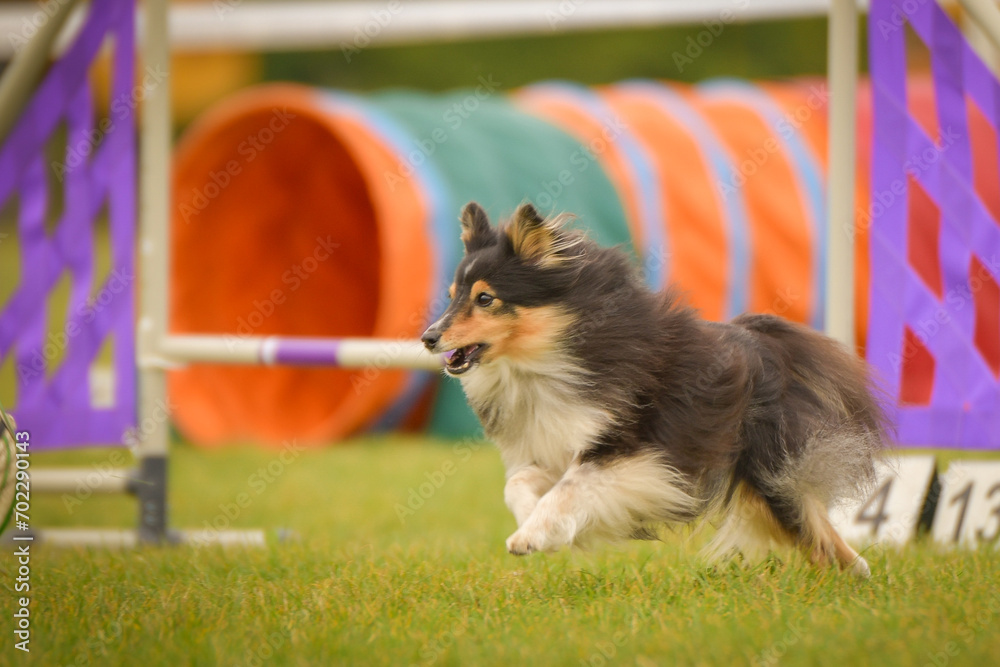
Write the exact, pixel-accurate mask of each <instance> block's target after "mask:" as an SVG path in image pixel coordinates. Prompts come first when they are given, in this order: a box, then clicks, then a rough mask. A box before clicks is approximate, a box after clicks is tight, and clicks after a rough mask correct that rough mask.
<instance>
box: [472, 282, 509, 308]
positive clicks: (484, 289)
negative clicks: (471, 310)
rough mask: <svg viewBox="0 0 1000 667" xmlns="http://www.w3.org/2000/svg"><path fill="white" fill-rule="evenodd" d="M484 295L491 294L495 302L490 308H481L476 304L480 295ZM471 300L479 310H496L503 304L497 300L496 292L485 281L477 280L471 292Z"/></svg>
mask: <svg viewBox="0 0 1000 667" xmlns="http://www.w3.org/2000/svg"><path fill="white" fill-rule="evenodd" d="M484 293H485V294H489V295H490V296H491V297H493V302H492V303H490V305H489V306H480V305H479V304H477V303H476V299H477V298H478V297H479V295H480V294H484ZM469 299H470V300H471V302H472V305H474V306H476V307H478V308H496V307H497V306H499V305H500V303H501V301H500V299H498V298H497V294H496V292H494V291H493V288H492V287H490V284H489V283H488V282H486V281H485V280H477V281H476V282H474V283H472V289H470V290H469Z"/></svg>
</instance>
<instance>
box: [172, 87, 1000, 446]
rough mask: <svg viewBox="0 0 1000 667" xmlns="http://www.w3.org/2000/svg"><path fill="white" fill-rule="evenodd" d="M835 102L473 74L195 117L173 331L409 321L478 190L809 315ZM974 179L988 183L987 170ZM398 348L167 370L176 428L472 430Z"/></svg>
mask: <svg viewBox="0 0 1000 667" xmlns="http://www.w3.org/2000/svg"><path fill="white" fill-rule="evenodd" d="M859 95H860V98H861V99H860V104H859V107H860V108H859V123H858V146H859V161H858V176H857V188H856V190H857V204H856V210H857V211H858V213H857V220H856V223H857V224H856V226H855V229H853V230H845V233H848V234H853V235H854V239H855V246H856V247H855V249H856V252H855V255H856V261H855V268H856V276H855V286H856V322H857V331H856V338H857V342H858V344H859V346H861V347H863V346H864V343H865V342H866V327H867V320H868V314H869V307H868V297H869V262H868V252H867V244H868V241H867V237H868V229H869V227H870V226H871V224H872V219H871V214H870V212H869V195H868V185H867V184H868V182H869V178H870V174H869V170H870V165H869V162H870V155H871V115H872V114H871V95H870V91H869V88H868V86H867V85H863V86H862V88H861V90H860V91H859ZM908 99H909V103H910V105H911V108H912V109H913V111H914V113H915V114H916V115H918V116H924V117H929V116H932V115H933V113H934V94H933V87H932V86H931V85H930V84H929V80H927V79H915V80H914V84H913V85H912V86H910V89H909V98H908ZM826 107H827V95H826V87H825V83H824V82H823V81H821V80H815V81H810V80H803V81H794V82H784V83H749V82H744V81H736V80H719V81H709V82H705V83H703V84H699V85H696V86H688V85H678V84H671V83H666V82H660V81H629V82H624V83H620V84H615V85H608V86H602V87H597V88H587V87H583V86H579V85H575V84H571V83H565V82H554V83H543V84H538V85H533V86H530V87H527V88H524V89H520V90H517V91H514V92H512V93H510V94H506V93H504V92H503V91H500V90H497V89H496V86H495V85H494V84H493V83H492V82H491V81H489V80H488V79H483V80H481V81H480V82H479V85H478V86H477V87H475V88H472V89H468V90H463V91H459V92H454V93H448V94H421V93H414V92H385V93H379V94H372V95H367V96H363V97H362V96H354V95H347V94H344V93H340V92H332V91H324V90H316V89H311V88H307V87H303V86H299V85H292V84H279V85H268V86H263V87H259V88H256V89H253V90H250V91H248V92H246V93H244V94H241V95H239V96H236V97H233V98H231V99H228V100H227V101H225V102H224V103H222V104H220V105H219V106H217V107H216V108H214V109H212V110H210V111H209V112H208V113H206V114H205V115H204V116H203V117H202V118H200V119H199V120H198V121H197V122H196V123H195V124H193V125H192V126H191V127H190V129H189V130H188V131H187V133H186V134H185V136H184V137H183V140H182V141H181V143H180V145H179V147H178V148H177V151H176V155H175V171H174V191H173V194H174V213H173V232H172V233H173V238H172V244H173V247H172V252H171V256H172V284H171V294H172V296H171V321H172V332H173V333H208V334H217V335H223V336H227V337H231V338H232V339H234V340H236V339H239V338H240V337H241V336H251V335H253V336H259V335H277V334H282V335H303V336H331V337H340V336H350V337H355V336H365V337H376V338H388V339H413V338H416V337H418V336H419V334H420V332H421V331H422V330H423V329H424V328H425V327H426V325H427V324H428V323H429V322H431V321H433V320H434V319H435V317H436V316H437V314H439V313H440V312H441V311H442V310H443V308H444V306H445V292H446V289H447V285H448V284H449V283H450V282H451V275H452V273H453V271H454V268H455V266H456V264H457V262H458V261H459V259H460V255H461V244H460V242H459V234H458V223H457V216H458V213H459V211H460V210H461V208H462V206H464V204H465V203H466V202H468V201H470V200H475V201H478V202H479V203H480V204H482V205H483V206H484V207H485V208H486V210H487V211H488V213H489V214H490V216H491V218H492V219H494V220H498V219H502V218H503V216H505V215H508V214H510V213H511V212H512V211H513V210H514V208H515V207H516V206H517V205H518V204H520V203H522V202H525V201H531V202H533V203H534V204H535V205H536V206H538V207H539V208H540V209H541V210H542V211H544V212H560V211H569V212H572V213H574V214H576V216H577V219H576V222H575V224H576V225H578V226H579V227H581V228H584V229H586V230H588V231H589V233H590V234H591V235H592V236H594V237H595V238H596V239H597V240H598V241H599V242H601V243H604V244H622V245H625V246H626V247H628V248H630V250H631V251H632V252H634V254H635V256H636V258H637V262H639V264H640V266H641V267H642V271H643V275H644V277H645V279H646V280H647V282H648V283H649V284H650V286H653V287H659V286H662V285H664V284H666V283H668V282H674V283H677V284H678V285H680V287H681V288H682V289H683V290H684V291H685V293H686V294H687V297H688V298H689V300H690V301H691V302H692V303H693V305H695V306H696V307H697V308H698V309H700V311H701V312H702V313H703V314H704V315H705V316H706V317H708V318H711V319H728V318H730V317H733V316H735V315H737V314H739V313H741V312H744V311H758V312H772V313H777V314H779V315H782V316H785V317H788V318H790V319H793V320H796V321H800V322H805V323H808V324H810V325H812V326H815V327H817V328H821V327H822V326H823V321H822V316H823V303H822V296H823V292H824V284H823V281H824V276H825V271H826V269H825V266H824V258H825V256H826V253H825V249H824V243H825V235H826V230H825V216H826V213H825V207H826V203H825V191H824V190H825V186H824V183H825V164H826V151H827V125H826ZM970 127H971V132H972V133H973V135H974V137H975V134H976V133H980V134H982V135H983V136H984V137H985V136H986V134H987V133H988V132H989V128H988V125H983V124H979V125H977V124H975V123H973V124H972V125H971V126H970ZM971 143H972V145H973V146H979V145H982V146H983V147H984V148H983V150H988V149H987V148H986V147H987V146H989V145H993V146H995V140H994V142H993V143H992V144H990V143H989V142H986V141H982V142H977V141H975V140H973V141H972V142H971ZM993 163H994V164H993V168H994V170H995V169H996V164H995V163H996V160H995V156H994V160H993ZM983 182H984V183H989V184H990V185H989V186H987V189H989V191H990V192H989V194H988V196H989V197H992V198H993V199H994V200H995V199H996V198H997V189H996V184H997V178H996V174H995V173H994V178H993V179H992V180H985V179H984V180H983ZM879 196H882V195H879ZM914 202H915V204H914ZM910 208H911V209H912V210H913V212H912V213H911V215H913V216H916V217H918V218H919V217H920V216H924V217H925V218H926V217H927V215H926V211H927V210H929V209H928V207H927V206H926V205H925V203H924V202H921V201H916V200H913V199H912V197H911V206H910ZM921 211H923V212H921ZM928 225H933V221H930V222H926V223H924V227H918V231H919V229H924V228H927V227H928ZM928 230H929V228H927V229H924V232H923V233H924V234H925V236H927V238H926V239H924V240H922V241H921V240H918V241H917V242H916V243H913V244H911V246H910V253H911V255H913V256H914V257H915V259H914V260H913V261H914V263H915V264H916V265H918V266H920V265H921V264H920V263H921V262H922V261H923V262H924V264H923V265H926V266H931V264H933V262H932V261H931V260H930V259H928V258H927V257H924V258H923V259H921V257H922V254H921V253H923V254H924V255H928V256H929V255H930V252H931V251H932V249H933V243H932V240H933V239H931V238H930V236H929V235H930V234H931V231H928ZM924 246H926V248H928V249H931V250H929V251H927V252H925V251H924V250H922V249H921V248H923V247H924ZM929 270H931V269H929ZM989 307H992V308H993V310H994V311H995V310H996V309H997V306H996V304H994V305H993V306H987V308H989ZM995 348H996V346H994V348H993V349H995ZM391 362H392V360H391V358H389V355H387V358H386V359H384V360H383V361H382V363H377V364H376V367H374V368H368V369H365V370H359V371H348V370H332V369H320V368H303V367H279V368H260V367H234V366H227V365H210V364H206V365H196V366H190V367H187V368H184V369H178V370H175V371H173V372H172V373H171V375H170V380H169V382H170V392H171V400H172V401H173V403H174V405H175V412H174V415H175V421H176V424H177V426H178V427H179V429H180V430H181V431H182V432H183V433H184V434H185V435H186V436H187V437H189V438H190V439H192V440H193V441H196V442H199V443H204V444H209V445H210V444H216V443H222V442H226V441H230V440H237V439H253V440H258V441H264V442H272V443H279V442H281V441H282V440H284V439H288V438H293V437H294V438H300V439H302V440H304V441H311V442H329V441H331V440H336V439H339V438H342V437H344V436H347V435H349V434H352V433H356V432H359V431H362V430H366V429H371V428H378V429H381V428H399V427H409V428H427V429H429V430H430V432H432V433H434V434H439V435H444V436H451V437H454V436H463V435H469V434H474V433H476V432H477V430H478V424H477V422H476V420H475V418H474V416H473V415H472V414H471V411H470V410H469V409H468V408H467V406H466V404H465V400H464V397H463V396H462V393H461V389H460V387H459V385H458V382H457V381H454V380H450V379H442V378H440V377H439V376H438V375H436V374H434V373H429V372H405V371H401V370H393V369H392V368H391ZM922 363H924V364H925V366H926V363H925V360H923V359H922V357H921V356H920V355H911V356H910V357H907V359H906V360H904V364H906V365H908V367H909V368H910V370H909V371H908V372H907V373H905V375H906V378H905V379H904V384H905V385H906V386H905V387H904V391H906V392H909V395H912V396H919V395H921V392H922V391H924V390H925V388H926V386H927V385H928V383H929V382H930V381H931V380H930V379H928V378H929V377H930V376H932V375H933V369H928V368H926V367H923V368H921V366H920V364H922Z"/></svg>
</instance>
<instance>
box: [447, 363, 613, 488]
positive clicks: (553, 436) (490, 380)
mask: <svg viewBox="0 0 1000 667" xmlns="http://www.w3.org/2000/svg"><path fill="white" fill-rule="evenodd" d="M560 362H562V363H560ZM583 382H585V380H583V379H582V374H581V373H580V372H579V371H578V370H577V369H576V368H575V367H574V366H572V365H568V364H566V363H565V362H564V360H556V359H552V360H550V361H549V362H548V363H545V364H544V365H543V364H533V365H532V366H531V367H526V366H524V365H521V364H514V363H511V362H509V361H508V360H506V359H500V360H497V361H495V362H493V363H489V364H484V365H483V366H480V367H479V368H476V369H474V370H473V371H472V372H471V373H469V374H468V375H467V376H464V377H462V387H463V389H464V390H465V393H466V396H468V398H469V402H470V403H471V404H472V406H473V407H474V408H475V409H476V411H477V412H478V413H479V414H480V416H481V417H482V418H483V419H484V427H485V428H486V435H487V436H488V437H489V438H491V439H492V440H493V441H494V442H495V443H496V445H497V447H498V448H499V449H500V456H501V458H502V459H503V462H504V465H505V466H506V467H507V473H508V475H510V474H511V473H512V472H513V471H515V470H517V469H519V468H521V467H523V466H526V465H531V464H535V465H538V466H541V467H543V468H545V469H547V470H550V471H552V472H554V473H557V474H558V475H561V474H562V473H563V472H565V471H566V469H567V468H568V467H569V465H570V463H571V462H572V461H573V459H574V458H575V457H576V456H578V455H579V454H580V453H581V452H582V451H583V450H585V449H586V448H587V447H588V446H589V445H591V444H592V443H593V442H594V440H595V438H596V437H597V436H598V435H599V434H600V433H601V431H602V430H603V429H604V428H605V427H606V426H607V425H608V423H609V422H610V421H611V416H610V415H609V414H608V413H607V411H605V410H603V409H602V408H601V407H600V406H598V405H595V404H593V403H592V402H588V401H586V400H584V399H583V398H582V396H581V392H580V387H581V384H582V383H583Z"/></svg>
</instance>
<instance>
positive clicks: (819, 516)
mask: <svg viewBox="0 0 1000 667" xmlns="http://www.w3.org/2000/svg"><path fill="white" fill-rule="evenodd" d="M802 512H803V524H804V531H803V535H802V540H801V543H802V547H803V549H804V550H805V552H806V555H807V556H808V557H809V560H810V561H812V562H813V563H815V564H816V565H829V564H832V563H833V562H834V561H836V563H837V564H838V565H840V567H841V569H844V570H847V571H849V572H850V573H851V574H853V575H855V576H857V577H860V578H862V579H867V578H868V577H870V576H871V568H869V567H868V561H866V560H865V559H864V558H862V557H861V556H859V555H858V552H857V551H855V550H854V549H852V548H851V547H850V545H848V544H847V542H845V541H844V538H843V537H841V536H840V533H838V532H837V530H836V529H835V528H834V527H833V524H831V523H830V517H829V515H828V514H827V511H826V507H825V506H824V505H823V504H822V503H820V502H819V501H818V500H816V499H815V498H812V497H810V496H806V497H805V498H804V499H803V503H802Z"/></svg>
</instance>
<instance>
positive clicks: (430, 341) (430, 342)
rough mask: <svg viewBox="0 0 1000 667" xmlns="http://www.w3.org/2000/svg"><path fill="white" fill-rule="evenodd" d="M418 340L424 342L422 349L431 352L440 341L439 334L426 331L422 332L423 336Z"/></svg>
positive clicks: (438, 332)
mask: <svg viewBox="0 0 1000 667" xmlns="http://www.w3.org/2000/svg"><path fill="white" fill-rule="evenodd" d="M420 340H422V341H423V342H424V347H426V348H427V349H428V350H430V351H431V352H433V351H434V348H435V347H437V344H438V341H440V340H441V332H440V331H434V330H433V329H428V330H427V331H425V332H424V335H423V336H421V337H420Z"/></svg>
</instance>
